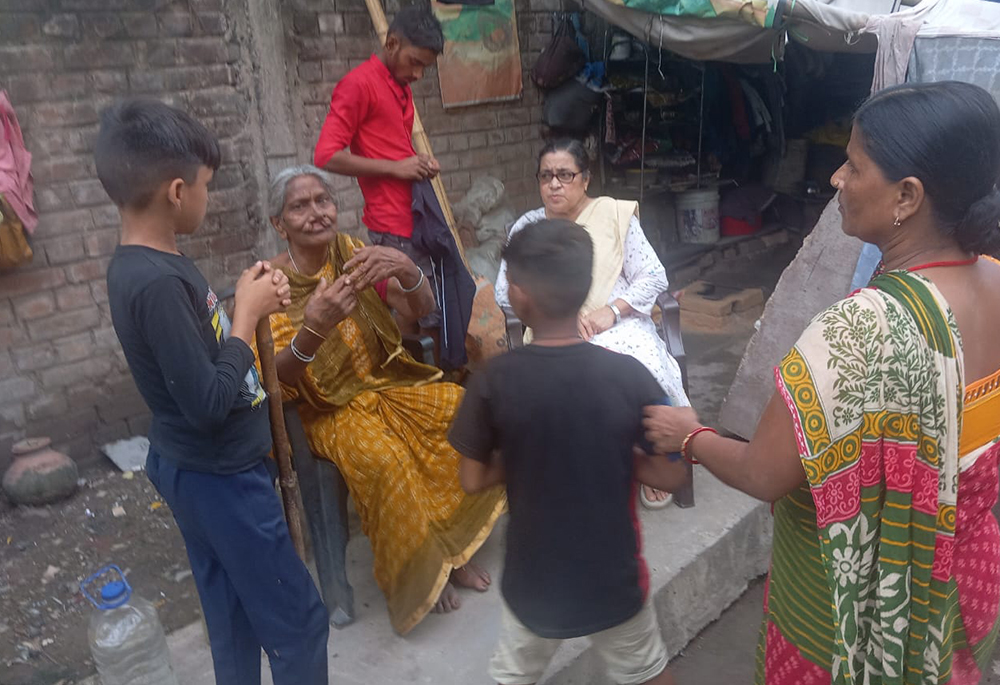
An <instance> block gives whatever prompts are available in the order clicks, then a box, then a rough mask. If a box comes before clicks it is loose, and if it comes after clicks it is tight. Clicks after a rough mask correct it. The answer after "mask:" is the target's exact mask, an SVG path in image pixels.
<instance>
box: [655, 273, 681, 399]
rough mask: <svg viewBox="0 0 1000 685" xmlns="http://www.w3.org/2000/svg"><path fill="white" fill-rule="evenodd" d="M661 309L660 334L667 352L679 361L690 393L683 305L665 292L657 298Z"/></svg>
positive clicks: (657, 303)
mask: <svg viewBox="0 0 1000 685" xmlns="http://www.w3.org/2000/svg"><path fill="white" fill-rule="evenodd" d="M656 305H657V306H658V307H659V308H660V314H661V319H660V334H661V336H662V337H663V342H664V344H665V345H666V346H667V352H669V353H670V356H671V357H673V358H674V359H676V360H677V364H678V365H679V366H680V367H681V379H682V382H683V384H684V391H685V392H687V391H688V376H687V354H686V353H685V352H684V338H683V336H682V335H681V305H680V303H679V302H677V300H676V299H674V296H673V295H671V294H670V292H669V291H666V290H664V291H663V292H662V293H660V295H659V297H657V298H656Z"/></svg>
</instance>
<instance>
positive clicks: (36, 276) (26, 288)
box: [0, 269, 66, 297]
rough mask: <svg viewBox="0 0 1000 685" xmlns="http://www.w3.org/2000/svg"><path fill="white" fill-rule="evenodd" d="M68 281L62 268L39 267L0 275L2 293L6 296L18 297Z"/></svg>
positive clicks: (56, 286) (0, 291)
mask: <svg viewBox="0 0 1000 685" xmlns="http://www.w3.org/2000/svg"><path fill="white" fill-rule="evenodd" d="M65 282H66V275H65V274H64V273H63V271H62V269H38V270H36V271H14V272H10V273H8V274H7V275H4V276H0V293H3V296H4V297H17V296H18V295H26V294H28V293H36V292H38V291H39V290H46V289H49V288H58V287H59V286H61V285H62V284H63V283H65Z"/></svg>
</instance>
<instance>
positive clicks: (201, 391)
mask: <svg viewBox="0 0 1000 685" xmlns="http://www.w3.org/2000/svg"><path fill="white" fill-rule="evenodd" d="M108 299H109V301H110V304H111V320H112V322H113V323H114V326H115V332H116V333H117V334H118V340H119V341H121V344H122V349H123V350H124V351H125V359H126V360H128V365H129V368H130V369H131V370H132V376H133V378H135V384H136V386H138V388H139V392H140V393H142V396H143V398H144V399H145V400H146V404H148V405H149V408H150V409H151V410H152V412H153V422H152V425H151V426H150V429H149V443H150V449H151V450H154V451H155V452H156V453H157V454H159V455H160V456H161V457H163V458H165V459H170V460H172V461H173V462H175V463H176V464H177V465H178V466H179V467H180V468H184V469H191V470H194V471H205V472H210V473H220V474H226V473H238V472H240V471H243V470H246V469H248V468H251V467H253V466H255V465H256V464H258V463H260V461H261V460H262V459H264V458H265V457H266V456H267V454H268V451H269V450H270V448H271V425H270V422H269V421H268V415H267V396H266V394H265V393H264V390H263V388H262V387H261V385H260V382H259V379H258V376H257V370H256V368H254V355H253V350H251V349H250V347H249V346H248V345H247V344H246V343H245V342H243V341H242V340H239V339H237V338H229V337H228V336H229V328H230V322H229V317H228V316H227V315H226V312H225V311H224V310H223V308H222V305H221V303H220V302H219V299H218V298H217V297H216V295H215V293H214V292H212V289H211V288H210V287H209V285H208V282H207V281H206V280H205V277H204V276H202V275H201V272H200V271H198V268H197V267H196V266H195V265H194V262H192V261H191V260H190V259H188V258H187V257H184V256H182V255H176V254H170V253H168V252H161V251H159V250H154V249H152V248H148V247H141V246H138V245H119V246H118V249H117V250H115V254H114V257H113V258H112V259H111V264H110V266H109V267H108Z"/></svg>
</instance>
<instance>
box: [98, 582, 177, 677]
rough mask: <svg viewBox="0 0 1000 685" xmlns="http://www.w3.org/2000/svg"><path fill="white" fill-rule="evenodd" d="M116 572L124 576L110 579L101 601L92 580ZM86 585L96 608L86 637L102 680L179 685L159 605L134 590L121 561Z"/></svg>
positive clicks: (101, 593) (104, 588) (101, 595)
mask: <svg viewBox="0 0 1000 685" xmlns="http://www.w3.org/2000/svg"><path fill="white" fill-rule="evenodd" d="M112 572H115V573H117V575H118V578H119V580H112V581H111V582H109V583H107V584H105V585H104V587H102V588H101V592H100V601H98V600H97V599H95V598H94V597H92V596H91V594H90V593H89V592H88V591H87V585H90V584H91V583H92V582H94V581H96V580H97V579H99V578H101V577H102V576H106V575H108V574H110V573H112ZM81 589H83V594H84V595H85V596H86V597H87V599H89V600H90V602H91V603H92V604H93V605H94V606H95V607H97V611H95V612H94V614H93V615H92V616H91V618H90V628H89V630H88V631H87V637H88V639H89V643H90V653H91V654H92V655H93V656H94V663H95V664H96V666H97V672H98V674H99V675H100V677H101V683H102V685H178V683H177V678H176V677H175V676H174V671H173V668H172V667H171V665H170V651H169V650H168V648H167V638H166V635H165V634H164V632H163V626H162V625H161V624H160V619H159V616H157V614H156V607H154V606H153V605H152V604H151V603H149V602H147V601H146V600H144V599H143V598H142V597H139V596H138V595H133V594H132V587H131V586H130V585H129V584H128V581H127V580H125V576H124V574H122V572H121V570H120V569H119V568H118V567H117V566H107V567H105V568H102V569H101V570H100V571H98V572H97V573H95V574H94V575H93V576H91V577H90V578H88V579H87V580H85V581H84V582H83V583H81Z"/></svg>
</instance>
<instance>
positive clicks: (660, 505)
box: [639, 485, 674, 511]
mask: <svg viewBox="0 0 1000 685" xmlns="http://www.w3.org/2000/svg"><path fill="white" fill-rule="evenodd" d="M639 501H640V502H642V506H644V507H646V508H647V509H651V510H653V511H655V510H657V509H665V508H666V507H667V505H668V504H671V503H673V501H674V496H673V495H672V494H670V493H667V498H666V499H664V500H651V499H649V498H648V497H646V486H645V485H639Z"/></svg>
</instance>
